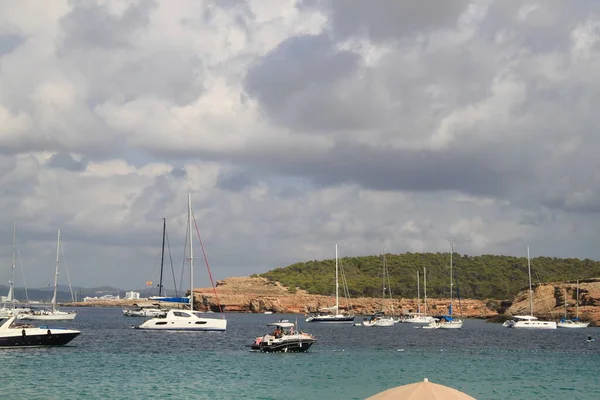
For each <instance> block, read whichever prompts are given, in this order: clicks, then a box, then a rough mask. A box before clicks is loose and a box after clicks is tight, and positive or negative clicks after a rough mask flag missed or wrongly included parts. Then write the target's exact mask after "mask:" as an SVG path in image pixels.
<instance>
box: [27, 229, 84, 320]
mask: <svg viewBox="0 0 600 400" xmlns="http://www.w3.org/2000/svg"><path fill="white" fill-rule="evenodd" d="M59 253H60V229H59V230H58V233H57V239H56V264H55V267H54V294H53V295H52V301H51V302H50V304H52V308H51V309H49V310H32V311H31V313H29V314H21V315H19V317H18V318H19V319H27V320H43V321H63V320H73V319H75V317H76V316H77V313H76V312H74V311H60V310H59V309H58V308H57V307H56V289H57V288H58V263H59V258H58V256H59Z"/></svg>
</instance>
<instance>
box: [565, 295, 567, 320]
mask: <svg viewBox="0 0 600 400" xmlns="http://www.w3.org/2000/svg"><path fill="white" fill-rule="evenodd" d="M565 319H567V288H565Z"/></svg>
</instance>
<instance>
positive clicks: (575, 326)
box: [556, 322, 590, 329]
mask: <svg viewBox="0 0 600 400" xmlns="http://www.w3.org/2000/svg"><path fill="white" fill-rule="evenodd" d="M589 324H590V323H589V322H559V323H558V324H556V326H557V327H558V328H568V329H581V328H587V327H588V325H589Z"/></svg>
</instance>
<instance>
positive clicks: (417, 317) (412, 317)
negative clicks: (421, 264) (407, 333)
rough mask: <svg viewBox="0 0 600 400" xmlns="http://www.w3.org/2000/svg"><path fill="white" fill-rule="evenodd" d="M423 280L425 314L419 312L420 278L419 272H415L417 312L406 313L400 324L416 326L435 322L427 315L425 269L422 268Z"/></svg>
mask: <svg viewBox="0 0 600 400" xmlns="http://www.w3.org/2000/svg"><path fill="white" fill-rule="evenodd" d="M423 280H424V289H425V292H424V294H425V312H424V313H422V312H421V287H420V284H421V276H420V274H419V271H417V312H416V313H407V314H405V316H404V318H402V319H400V322H406V323H411V324H418V325H427V324H430V323H432V322H434V321H435V319H434V318H433V317H432V316H431V315H428V314H427V269H426V268H423Z"/></svg>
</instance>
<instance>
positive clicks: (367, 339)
mask: <svg viewBox="0 0 600 400" xmlns="http://www.w3.org/2000/svg"><path fill="white" fill-rule="evenodd" d="M78 311H79V315H78V316H77V319H76V320H75V321H73V322H66V321H65V322H60V323H58V322H57V323H56V324H54V325H57V326H59V325H60V326H70V327H73V328H76V329H80V330H81V331H82V332H83V333H82V334H81V335H80V336H79V337H78V338H76V339H75V340H74V341H73V342H71V345H70V346H67V347H59V348H48V349H10V350H0V379H1V382H2V383H1V385H0V387H1V388H2V393H3V398H6V399H25V398H27V399H82V398H85V399H138V398H151V399H152V398H172V399H179V398H184V397H185V398H188V399H189V398H193V399H321V398H323V399H327V400H336V399H364V398H366V397H368V396H371V395H373V394H375V393H378V392H380V391H383V390H385V389H388V388H390V387H394V386H399V385H403V384H407V383H413V382H417V381H421V380H422V379H423V378H424V377H428V378H429V380H430V381H432V382H435V383H440V384H444V385H449V386H452V387H454V388H456V389H459V390H462V391H464V392H466V393H468V394H470V395H471V396H473V397H475V398H477V399H563V398H569V399H582V400H584V399H600V385H599V384H598V382H599V380H598V377H597V374H598V368H599V367H600V340H599V338H598V337H597V336H598V334H599V333H600V330H598V329H597V328H588V329H583V330H578V331H570V330H557V331H522V330H515V329H506V328H502V326H501V325H498V324H486V323H484V322H483V321H479V320H468V321H466V322H465V326H464V328H463V329H462V330H460V331H449V330H422V329H414V328H413V327H412V326H411V325H410V324H397V325H396V326H394V327H390V328H367V327H353V326H348V325H321V324H305V323H304V322H303V321H302V319H300V321H299V324H300V328H301V329H302V330H304V331H308V332H311V333H314V334H316V335H317V337H318V338H319V343H318V344H316V345H314V346H313V347H312V348H311V351H310V352H309V353H303V354H262V353H253V352H249V351H248V348H247V347H245V345H247V344H250V343H251V342H252V341H253V339H254V337H256V336H259V335H261V334H263V333H264V332H265V330H266V326H265V325H266V323H267V322H271V321H274V320H277V319H279V318H287V319H290V320H291V321H295V318H296V316H293V315H287V316H285V315H284V316H282V315H262V314H260V315H252V314H227V319H228V330H227V332H220V333H219V332H206V333H201V332H195V333H186V332H172V333H171V332H148V331H139V330H133V329H130V328H129V327H130V325H131V324H134V323H141V321H143V319H138V318H130V317H123V316H121V313H120V310H118V309H91V308H85V309H84V308H82V309H79V310H78ZM587 335H592V336H594V337H597V340H598V342H594V343H586V342H585V338H586V337H587Z"/></svg>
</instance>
